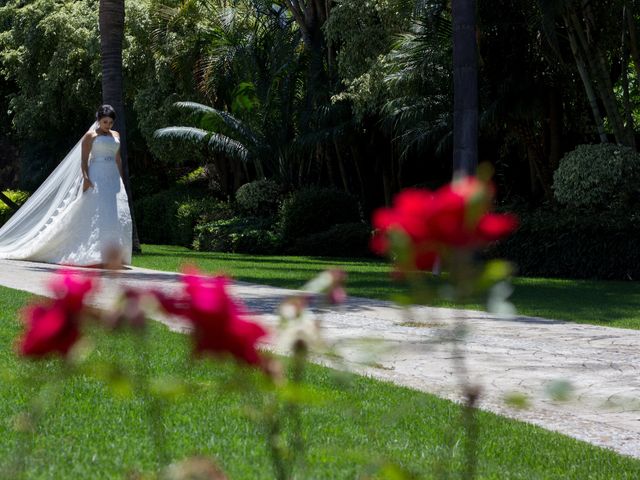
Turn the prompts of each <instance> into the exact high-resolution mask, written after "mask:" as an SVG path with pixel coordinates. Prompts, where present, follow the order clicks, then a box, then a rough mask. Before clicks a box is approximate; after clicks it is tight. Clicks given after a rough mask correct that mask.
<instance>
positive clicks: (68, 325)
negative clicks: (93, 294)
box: [18, 270, 94, 357]
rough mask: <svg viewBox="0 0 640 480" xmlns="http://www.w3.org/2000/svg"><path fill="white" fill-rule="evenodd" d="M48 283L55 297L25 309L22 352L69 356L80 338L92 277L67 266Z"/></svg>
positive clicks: (20, 344)
mask: <svg viewBox="0 0 640 480" xmlns="http://www.w3.org/2000/svg"><path fill="white" fill-rule="evenodd" d="M49 287H50V289H51V291H52V292H53V293H54V295H55V297H56V298H55V299H54V300H47V301H44V302H38V303H35V304H33V305H31V306H29V307H27V308H26V309H25V310H24V311H23V319H24V322H25V326H26V329H25V332H24V334H23V336H22V338H21V339H20V340H19V343H18V351H19V353H20V355H22V356H25V357H42V356H46V355H49V354H59V355H62V356H66V355H67V353H68V352H69V350H70V349H71V347H72V346H73V345H74V344H75V343H76V341H77V340H78V339H79V338H80V319H81V314H82V310H83V308H84V300H85V297H86V296H87V294H88V293H89V292H90V291H91V290H92V289H93V288H94V282H93V280H92V279H91V278H88V277H85V276H82V275H78V274H74V273H73V272H71V271H68V270H66V271H61V272H59V275H58V276H56V277H55V278H54V280H53V281H52V282H51V283H50V285H49Z"/></svg>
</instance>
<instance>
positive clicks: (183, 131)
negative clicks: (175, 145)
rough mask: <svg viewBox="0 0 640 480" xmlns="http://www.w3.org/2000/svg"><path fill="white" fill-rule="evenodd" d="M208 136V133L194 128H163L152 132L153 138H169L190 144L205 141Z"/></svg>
mask: <svg viewBox="0 0 640 480" xmlns="http://www.w3.org/2000/svg"><path fill="white" fill-rule="evenodd" d="M209 135H211V133H210V132H207V131H206V130H203V129H201V128H196V127H165V128H160V129H158V130H156V131H155V132H153V136H154V137H155V138H171V139H176V140H188V141H191V142H194V141H195V142H200V141H203V140H206V138H207V137H208V136H209Z"/></svg>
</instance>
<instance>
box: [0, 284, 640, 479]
mask: <svg viewBox="0 0 640 480" xmlns="http://www.w3.org/2000/svg"><path fill="white" fill-rule="evenodd" d="M29 298H30V295H29V294H27V293H23V292H17V291H14V290H9V289H6V288H0V306H1V307H2V308H1V309H0V338H1V340H2V342H3V344H4V345H5V347H4V348H3V349H2V350H1V352H0V355H1V357H0V362H1V365H2V373H3V375H2V377H0V378H2V388H0V416H1V417H2V418H3V419H4V421H3V422H0V438H2V440H1V441H0V467H2V466H5V465H7V464H8V463H9V462H10V461H12V460H14V459H15V447H16V435H17V434H16V433H15V432H14V431H13V430H12V428H11V425H12V420H11V419H12V418H14V417H15V416H16V415H17V414H18V413H19V412H21V411H22V410H23V409H24V408H25V404H26V402H27V400H28V399H29V398H31V397H32V396H33V395H35V394H36V392H37V391H39V390H40V389H41V387H42V386H43V385H44V384H45V382H46V381H49V380H50V379H51V378H53V377H54V375H55V372H56V371H57V369H58V368H59V365H58V364H57V362H54V361H48V362H39V363H32V362H22V361H19V360H17V359H16V357H15V356H14V354H13V351H12V345H13V343H14V339H15V337H16V335H17V332H18V328H19V327H18V321H17V320H16V318H17V312H18V309H19V308H21V307H22V306H23V305H24V304H25V302H26V301H27V300H28V299H29ZM149 334H150V337H151V345H152V352H151V354H150V357H149V361H148V362H146V363H144V365H145V366H146V368H148V369H149V370H150V371H152V372H154V373H155V374H174V375H179V376H182V377H186V378H188V379H190V380H191V381H194V382H199V383H200V384H201V385H203V386H206V385H208V384H209V383H210V382H211V380H212V379H215V378H228V377H229V376H232V375H233V374H234V372H235V370H233V369H232V368H231V367H229V366H222V365H220V364H216V365H214V366H213V368H211V365H207V364H206V363H195V364H192V363H190V362H185V357H186V355H187V351H188V344H187V340H188V339H187V338H186V337H185V336H183V335H179V334H175V333H171V332H169V331H168V330H167V329H166V328H165V327H164V326H162V325H160V324H155V323H154V324H152V326H151V328H150V332H149ZM93 356H94V357H95V358H99V359H102V360H117V361H119V362H121V363H123V364H125V365H128V366H129V367H128V368H129V370H130V371H132V372H135V371H136V370H137V369H138V368H140V367H141V365H143V364H142V363H141V362H140V350H139V348H137V347H136V345H135V344H134V343H132V342H130V341H127V340H126V338H118V337H116V338H113V337H109V338H101V339H99V341H98V342H97V343H96V351H95V352H94V354H93ZM30 375H33V376H35V377H37V378H40V379H41V382H42V383H39V382H37V383H35V384H34V383H31V384H27V385H25V382H24V381H23V382H19V381H16V378H17V379H23V380H24V379H26V378H28V377H29V376H30ZM11 377H14V379H13V380H11ZM307 379H308V382H309V383H310V384H311V385H314V386H315V388H317V389H320V390H321V391H323V392H324V396H325V397H326V399H328V401H327V402H326V403H323V404H319V405H317V406H310V407H305V408H304V409H303V418H304V435H305V441H306V443H307V447H308V467H309V472H308V473H307V474H306V475H304V476H302V477H300V478H305V479H306V478H309V479H311V478H317V479H325V478H326V479H329V478H331V479H355V478H361V476H362V475H364V474H365V473H366V471H367V468H368V466H370V465H371V464H372V463H375V462H380V461H383V460H385V459H394V460H396V461H398V462H400V463H402V464H403V465H404V466H406V467H410V468H412V469H413V470H415V471H417V472H418V473H420V474H421V478H425V477H426V478H431V475H430V473H431V472H432V471H433V470H432V469H433V466H434V462H435V459H437V458H438V457H439V456H442V455H443V454H445V453H446V452H447V451H448V449H446V448H444V447H443V446H442V445H443V439H444V438H446V437H447V435H448V432H451V431H452V429H454V428H455V427H456V425H457V423H458V421H459V417H460V411H459V408H458V407H457V406H456V405H455V404H453V403H451V402H448V401H445V400H440V399H437V398H435V397H433V396H430V395H425V394H422V393H420V392H416V391H413V390H410V389H407V388H401V387H396V386H394V385H391V384H388V383H382V382H378V381H375V380H372V379H368V378H364V377H357V376H350V377H347V379H348V381H346V382H345V377H344V375H341V374H337V373H336V372H334V371H332V370H329V369H326V368H321V367H317V366H311V367H310V368H309V372H308V376H307ZM62 399H63V400H61V401H56V402H55V404H54V406H53V408H52V409H51V410H50V412H49V413H48V414H47V415H46V416H45V417H44V419H43V420H42V421H41V423H40V427H39V430H40V434H39V436H38V437H37V441H36V443H35V448H34V450H33V452H32V454H31V456H30V457H29V460H28V471H27V478H29V479H33V480H36V479H52V478H55V479H62V480H64V479H78V478H86V479H89V478H90V479H103V478H105V479H106V478H114V479H115V478H117V479H122V478H124V476H125V475H126V474H127V472H130V471H132V470H136V471H143V472H151V471H153V470H154V469H155V468H156V466H157V465H156V456H155V454H154V449H153V446H152V445H153V444H152V442H151V441H150V437H149V435H148V428H147V425H146V423H145V418H146V408H145V407H146V404H145V401H144V400H142V399H141V398H125V399H114V398H113V397H112V395H111V393H110V392H109V390H108V389H107V388H106V387H105V386H103V385H102V383H100V382H98V381H96V380H93V379H90V378H88V377H74V378H73V379H72V380H69V381H67V382H66V384H65V385H64V387H63V392H62ZM255 401H256V398H254V396H253V395H247V394H244V395H241V394H238V393H232V392H229V391H226V392H224V393H223V394H221V393H220V391H215V390H213V391H212V390H207V391H205V392H201V393H199V394H198V395H197V396H196V397H195V398H194V397H191V398H188V397H187V398H184V399H182V400H179V401H177V402H175V403H173V404H172V405H171V406H170V408H168V409H167V410H166V413H165V416H164V422H165V424H166V426H167V428H168V431H169V434H168V438H167V451H168V453H169V457H170V458H173V459H179V458H182V457H184V456H187V455H190V454H194V453H203V454H207V455H212V456H215V457H216V458H217V459H218V461H219V463H220V464H221V465H222V466H223V467H224V469H225V470H226V471H227V472H228V474H229V476H230V478H231V479H234V480H241V479H247V480H255V479H269V478H273V475H272V473H271V472H272V470H271V467H270V463H269V461H268V456H267V453H266V448H265V444H264V441H263V440H262V433H261V429H260V428H259V427H258V426H257V425H256V424H255V423H254V422H253V421H251V420H248V419H247V418H246V417H245V415H244V414H243V411H244V410H243V405H246V404H248V403H252V402H255ZM478 417H479V423H480V429H479V432H480V433H479V446H480V451H479V472H480V475H479V478H487V479H489V478H490V479H507V478H508V479H534V478H535V479H551V478H563V479H579V480H586V479H607V480H609V479H612V478H615V479H636V478H640V461H638V460H634V459H631V458H627V457H622V456H619V455H616V454H615V453H612V452H610V451H607V450H604V449H600V448H597V447H593V446H591V445H588V444H586V443H582V442H578V441H575V440H573V439H570V438H568V437H565V436H562V435H559V434H556V433H551V432H548V431H546V430H543V429H540V428H537V427H534V426H531V425H528V424H524V423H520V422H516V421H511V420H507V419H504V418H502V417H499V416H497V415H493V414H489V413H482V412H481V413H479V415H478ZM452 440H453V444H454V445H456V446H455V447H454V449H453V459H454V460H453V461H454V464H455V465H456V466H458V467H459V465H460V462H461V451H460V443H459V440H460V436H459V435H457V434H454V436H453V438H452ZM455 478H458V477H457V476H456V477H455Z"/></svg>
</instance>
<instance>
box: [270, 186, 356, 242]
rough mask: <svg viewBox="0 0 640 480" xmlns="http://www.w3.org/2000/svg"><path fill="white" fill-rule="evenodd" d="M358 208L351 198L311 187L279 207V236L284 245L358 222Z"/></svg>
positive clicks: (325, 189) (345, 194)
mask: <svg viewBox="0 0 640 480" xmlns="http://www.w3.org/2000/svg"><path fill="white" fill-rule="evenodd" d="M360 220H361V218H360V207H359V205H358V201H357V199H356V198H355V197H353V196H351V195H350V194H348V193H346V192H344V191H341V190H335V189H331V188H318V187H311V188H306V189H302V190H299V191H297V192H295V193H293V195H291V196H290V197H289V198H287V199H286V200H285V201H284V202H283V204H282V207H281V208H280V222H281V225H280V227H281V236H282V239H283V241H284V242H285V243H288V244H292V243H294V242H295V240H296V239H299V238H302V237H305V236H308V235H311V234H314V233H319V232H324V231H326V230H328V229H329V228H331V227H332V226H333V225H337V224H340V223H352V222H359V221H360Z"/></svg>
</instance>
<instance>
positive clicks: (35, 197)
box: [0, 122, 98, 259]
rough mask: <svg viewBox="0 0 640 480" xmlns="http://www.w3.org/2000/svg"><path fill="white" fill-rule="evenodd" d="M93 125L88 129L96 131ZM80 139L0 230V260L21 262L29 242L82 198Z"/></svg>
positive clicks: (27, 249) (27, 250) (28, 247)
mask: <svg viewBox="0 0 640 480" xmlns="http://www.w3.org/2000/svg"><path fill="white" fill-rule="evenodd" d="M97 126H98V123H97V122H95V123H94V124H93V125H92V126H91V127H90V128H94V129H95V128H96V127H97ZM81 160H82V139H80V141H79V142H78V143H76V145H75V146H74V147H73V148H72V149H71V151H70V152H69V153H68V154H67V155H66V156H65V157H64V159H63V160H62V161H61V162H60V164H59V165H58V166H57V167H56V169H55V170H54V171H53V172H52V173H51V175H49V177H48V178H47V179H46V180H45V181H44V182H43V183H42V185H40V187H38V189H37V190H36V191H35V192H34V193H33V194H32V195H31V197H29V199H28V200H27V201H26V202H25V203H24V204H23V205H22V206H21V207H20V209H19V210H18V211H17V212H15V213H14V214H13V216H12V217H11V218H10V219H9V220H8V221H7V222H6V223H5V224H4V225H3V226H2V228H0V258H10V259H21V258H25V257H27V256H28V253H27V252H29V251H30V250H32V248H30V247H32V246H33V245H32V242H34V240H35V239H36V237H37V236H38V235H40V234H41V233H43V232H44V231H45V230H46V229H47V227H48V226H49V225H51V224H53V223H54V222H55V221H56V217H58V215H60V214H61V213H62V212H64V210H65V209H66V208H67V207H68V206H69V205H70V204H71V203H72V202H73V201H74V200H76V199H77V198H78V197H79V196H80V195H82V171H81Z"/></svg>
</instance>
